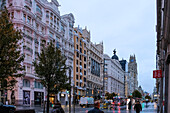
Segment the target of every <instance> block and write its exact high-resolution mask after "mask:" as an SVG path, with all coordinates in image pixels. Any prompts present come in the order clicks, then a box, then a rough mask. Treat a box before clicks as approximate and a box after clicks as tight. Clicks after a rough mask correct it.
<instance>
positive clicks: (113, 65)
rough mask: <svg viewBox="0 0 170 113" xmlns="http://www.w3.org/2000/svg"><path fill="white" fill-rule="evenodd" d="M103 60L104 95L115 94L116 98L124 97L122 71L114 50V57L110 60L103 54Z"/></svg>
mask: <svg viewBox="0 0 170 113" xmlns="http://www.w3.org/2000/svg"><path fill="white" fill-rule="evenodd" d="M104 59H105V73H106V75H105V76H107V79H105V93H106V92H108V93H113V92H114V93H116V94H117V95H118V96H123V97H124V96H125V83H124V73H125V72H124V70H123V69H122V66H121V64H120V62H119V58H118V56H117V55H116V51H115V50H114V55H113V56H112V57H111V58H110V57H109V56H108V55H107V54H104Z"/></svg>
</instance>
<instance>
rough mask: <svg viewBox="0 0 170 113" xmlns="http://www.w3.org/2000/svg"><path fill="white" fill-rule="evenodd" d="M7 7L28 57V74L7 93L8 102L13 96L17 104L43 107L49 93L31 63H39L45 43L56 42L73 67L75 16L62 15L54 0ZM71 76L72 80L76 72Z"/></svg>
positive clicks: (26, 0)
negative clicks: (20, 35) (20, 31)
mask: <svg viewBox="0 0 170 113" xmlns="http://www.w3.org/2000/svg"><path fill="white" fill-rule="evenodd" d="M6 7H7V9H8V11H9V16H10V19H11V21H12V22H13V24H14V27H15V28H16V29H21V30H22V32H23V33H24V35H23V36H24V40H22V41H23V45H22V53H23V54H24V55H25V60H24V62H23V63H22V65H24V66H25V68H26V71H25V73H26V75H25V76H24V77H21V78H18V79H17V80H18V83H17V84H16V87H15V88H14V89H13V91H8V93H7V94H8V95H7V96H8V100H9V102H11V97H12V96H13V95H14V96H15V104H16V105H25V106H32V105H41V104H42V103H43V101H44V100H46V90H45V88H44V87H43V86H42V85H41V83H40V80H39V78H37V77H35V73H34V67H33V64H32V62H33V60H37V56H38V54H39V53H40V52H41V50H42V42H43V40H45V43H46V44H48V43H49V42H50V41H54V42H55V44H56V46H57V47H58V48H60V49H61V51H62V53H63V54H64V55H65V56H66V57H67V61H66V65H68V66H71V67H73V56H74V40H73V31H74V30H73V25H74V16H73V15H72V14H67V15H63V16H60V11H59V10H58V7H59V3H58V2H57V0H51V2H48V1H47V0H8V1H7V2H6ZM23 46H25V47H23ZM71 76H72V78H73V72H72V75H71ZM72 83H73V81H72ZM72 85H73V84H72ZM11 95H12V96H11ZM58 99H59V100H61V101H62V100H63V101H65V100H67V99H68V96H67V93H66V91H63V92H61V93H60V94H59V95H58ZM54 100H56V98H55V96H54V95H51V97H50V102H52V103H54Z"/></svg>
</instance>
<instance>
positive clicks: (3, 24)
mask: <svg viewBox="0 0 170 113" xmlns="http://www.w3.org/2000/svg"><path fill="white" fill-rule="evenodd" d="M22 39H23V37H22V32H21V31H20V30H16V29H15V28H14V25H13V23H12V22H11V21H10V19H9V17H8V10H7V9H6V8H4V9H3V10H0V84H1V85H0V90H3V93H4V90H11V89H13V88H14V86H15V84H16V82H17V80H16V78H17V77H21V76H24V73H23V71H24V70H25V68H24V66H23V65H22V64H21V63H22V62H23V61H24V55H23V54H21V44H22V43H21V42H22ZM0 101H1V99H0Z"/></svg>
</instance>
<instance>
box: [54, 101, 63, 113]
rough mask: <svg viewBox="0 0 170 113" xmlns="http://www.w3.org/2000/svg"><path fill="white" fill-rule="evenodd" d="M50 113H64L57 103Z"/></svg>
mask: <svg viewBox="0 0 170 113" xmlns="http://www.w3.org/2000/svg"><path fill="white" fill-rule="evenodd" d="M51 113H65V112H64V110H63V108H62V107H61V104H60V103H59V102H57V103H56V104H55V105H54V107H53V109H52V111H51Z"/></svg>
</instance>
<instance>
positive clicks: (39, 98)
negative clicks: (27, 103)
mask: <svg viewBox="0 0 170 113" xmlns="http://www.w3.org/2000/svg"><path fill="white" fill-rule="evenodd" d="M43 103H44V93H43V92H34V105H37V106H41V105H43Z"/></svg>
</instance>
